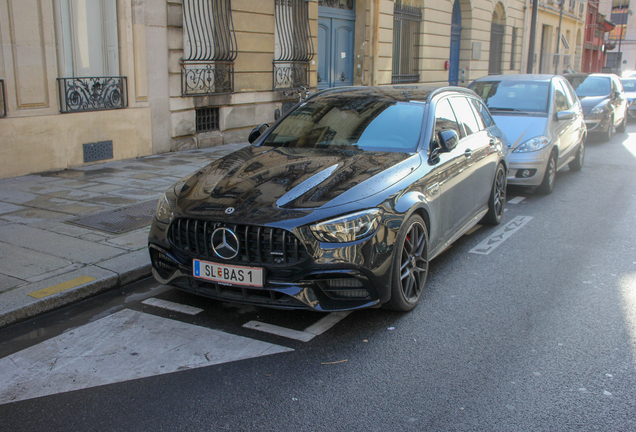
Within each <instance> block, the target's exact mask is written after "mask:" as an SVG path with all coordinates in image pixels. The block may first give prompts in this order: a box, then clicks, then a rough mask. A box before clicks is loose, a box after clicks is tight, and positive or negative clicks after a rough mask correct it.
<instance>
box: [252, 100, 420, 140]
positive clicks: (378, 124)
mask: <svg viewBox="0 0 636 432" xmlns="http://www.w3.org/2000/svg"><path fill="white" fill-rule="evenodd" d="M423 118H424V107H423V106H422V105H418V104H411V103H406V102H395V101H385V100H373V99H369V98H359V99H356V98H342V97H338V96H337V95H334V96H327V97H322V98H316V99H312V100H309V101H308V102H306V103H304V104H302V105H301V106H300V107H298V108H297V109H295V110H294V111H293V112H292V113H291V114H290V115H289V116H287V117H286V118H285V119H284V120H283V121H282V122H281V123H280V124H279V125H278V126H276V129H274V130H273V131H272V133H271V134H270V135H269V136H268V137H267V138H266V139H265V141H264V142H263V144H262V145H265V146H282V147H294V148H338V149H344V150H349V149H351V150H369V151H395V152H413V151H415V150H416V148H417V144H418V142H419V138H420V132H421V129H422V121H423Z"/></svg>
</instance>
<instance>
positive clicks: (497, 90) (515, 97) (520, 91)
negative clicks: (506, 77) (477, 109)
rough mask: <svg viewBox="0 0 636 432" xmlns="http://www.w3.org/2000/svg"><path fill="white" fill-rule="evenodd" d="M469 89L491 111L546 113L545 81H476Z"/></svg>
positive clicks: (546, 89) (546, 83) (546, 92)
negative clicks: (479, 97)
mask: <svg viewBox="0 0 636 432" xmlns="http://www.w3.org/2000/svg"><path fill="white" fill-rule="evenodd" d="M470 87H471V88H472V89H473V90H474V91H475V92H476V93H477V94H478V95H479V96H481V98H482V99H483V100H484V102H486V105H487V106H488V108H489V109H490V110H491V111H497V110H500V111H510V112H517V111H519V112H539V113H547V112H548V94H549V91H548V90H549V88H550V83H549V82H547V81H516V80H515V81H477V82H474V83H473V84H471V86H470Z"/></svg>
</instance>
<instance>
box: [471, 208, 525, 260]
mask: <svg viewBox="0 0 636 432" xmlns="http://www.w3.org/2000/svg"><path fill="white" fill-rule="evenodd" d="M531 219H532V216H517V217H516V218H514V219H513V220H511V221H510V222H508V223H507V224H506V225H505V226H504V227H503V228H501V229H499V230H497V231H496V232H495V233H494V234H493V235H491V236H490V237H488V238H486V239H485V240H484V241H482V242H481V243H479V244H478V245H477V246H475V247H474V248H472V249H471V250H470V251H468V253H474V254H480V255H488V254H489V253H490V252H492V251H493V250H495V248H497V246H499V245H500V244H502V243H503V242H504V241H506V239H508V238H509V237H510V236H511V235H513V234H514V233H516V232H517V231H519V229H520V228H521V227H523V226H524V225H525V224H527V223H528V222H530V220H531Z"/></svg>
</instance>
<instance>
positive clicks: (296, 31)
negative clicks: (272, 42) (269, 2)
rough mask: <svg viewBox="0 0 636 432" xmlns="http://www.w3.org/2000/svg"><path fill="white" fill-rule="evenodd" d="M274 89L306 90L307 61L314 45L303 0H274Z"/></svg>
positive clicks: (310, 57) (307, 84) (307, 7)
mask: <svg viewBox="0 0 636 432" xmlns="http://www.w3.org/2000/svg"><path fill="white" fill-rule="evenodd" d="M275 18H276V56H275V57H274V86H273V88H274V90H277V89H295V88H300V87H309V61H310V60H311V59H312V57H313V56H314V45H313V42H312V40H311V30H310V29H309V3H308V2H307V1H306V0H276V11H275Z"/></svg>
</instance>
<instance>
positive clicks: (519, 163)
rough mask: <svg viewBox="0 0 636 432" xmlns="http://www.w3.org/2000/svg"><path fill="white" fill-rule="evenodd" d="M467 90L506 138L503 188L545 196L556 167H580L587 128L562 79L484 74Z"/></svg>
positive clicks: (570, 89) (566, 83) (568, 86)
mask: <svg viewBox="0 0 636 432" xmlns="http://www.w3.org/2000/svg"><path fill="white" fill-rule="evenodd" d="M469 88H471V89H473V90H474V91H475V92H476V93H477V94H478V95H479V96H481V98H482V99H483V100H484V102H485V103H486V105H487V106H488V109H489V110H490V113H491V114H492V117H493V118H494V120H495V123H496V124H497V126H499V128H500V129H501V130H502V131H503V132H504V133H505V134H506V137H507V138H508V146H509V155H508V158H509V161H510V167H509V170H508V184H511V185H519V186H532V187H536V188H537V191H538V192H540V193H544V194H549V193H551V192H552V191H553V190H554V183H555V180H556V172H557V171H558V170H559V169H561V168H563V167H564V166H565V165H566V164H569V167H570V169H572V170H574V171H579V170H580V169H581V168H582V167H583V160H584V157H585V140H586V138H587V129H586V127H585V121H584V119H583V110H582V108H581V103H580V102H579V99H578V98H577V96H576V93H574V90H573V89H572V86H571V85H570V83H569V82H568V81H567V80H566V79H565V78H563V77H562V76H558V75H490V76H485V77H483V78H479V79H477V80H475V81H473V82H472V83H471V84H470V86H469Z"/></svg>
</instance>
